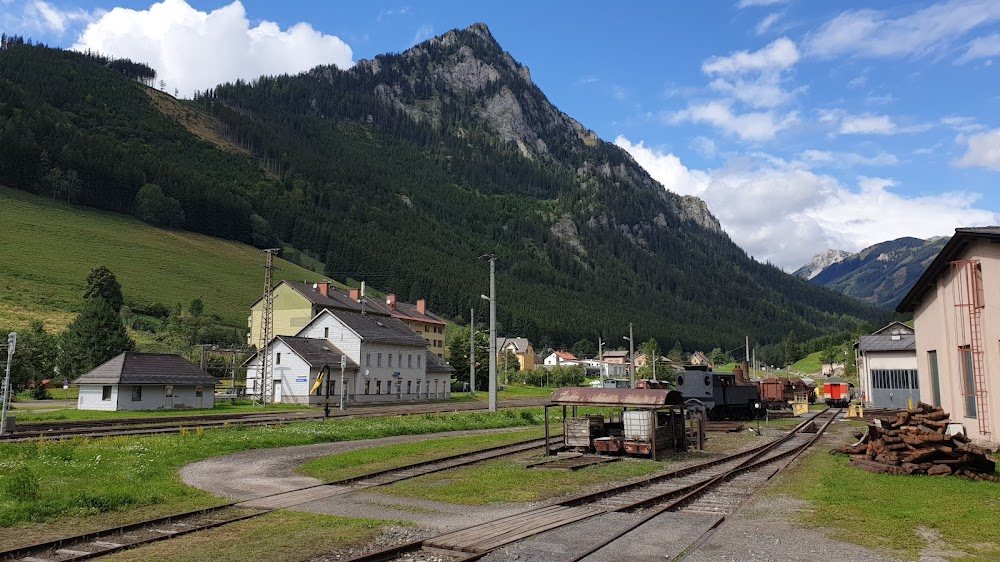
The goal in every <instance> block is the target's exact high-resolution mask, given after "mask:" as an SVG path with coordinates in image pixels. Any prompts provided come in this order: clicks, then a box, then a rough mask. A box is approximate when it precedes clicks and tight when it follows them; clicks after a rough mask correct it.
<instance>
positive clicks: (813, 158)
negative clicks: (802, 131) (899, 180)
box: [798, 149, 899, 168]
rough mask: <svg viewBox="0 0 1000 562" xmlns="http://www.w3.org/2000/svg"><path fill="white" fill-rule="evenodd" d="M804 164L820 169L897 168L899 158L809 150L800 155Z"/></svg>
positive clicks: (893, 155) (884, 154) (884, 155)
mask: <svg viewBox="0 0 1000 562" xmlns="http://www.w3.org/2000/svg"><path fill="white" fill-rule="evenodd" d="M798 158H799V159H801V160H802V161H803V162H804V163H806V164H809V165H811V166H812V167H818V168H853V167H856V166H895V165H896V164H899V158H897V157H896V155H895V154H890V153H888V152H879V153H878V154H876V155H874V156H865V155H863V154H857V153H854V152H830V151H827V150H816V149H809V150H804V151H802V152H800V153H799V154H798Z"/></svg>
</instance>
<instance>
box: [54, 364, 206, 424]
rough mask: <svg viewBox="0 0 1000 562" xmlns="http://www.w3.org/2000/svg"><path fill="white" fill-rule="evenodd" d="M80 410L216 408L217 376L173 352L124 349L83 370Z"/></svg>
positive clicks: (80, 381) (79, 384) (78, 381)
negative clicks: (85, 371)
mask: <svg viewBox="0 0 1000 562" xmlns="http://www.w3.org/2000/svg"><path fill="white" fill-rule="evenodd" d="M73 384H75V385H78V386H79V387H80V397H79V398H78V399H77V404H76V407H77V409H79V410H109V411H116V410H172V409H181V408H197V409H200V408H213V407H215V385H216V378H215V377H213V376H212V375H210V374H208V373H206V372H205V371H203V370H201V369H199V368H198V367H195V366H194V365H192V364H191V362H190V361H188V360H187V359H184V358H183V357H181V356H180V355H175V354H173V353H138V352H134V351H126V352H124V353H121V354H119V355H116V356H115V357H113V358H111V359H109V360H108V361H106V362H104V363H102V364H101V365H98V366H97V367H95V368H94V369H93V370H92V371H90V372H88V373H84V374H83V375H81V376H80V377H79V378H78V379H76V380H75V381H73Z"/></svg>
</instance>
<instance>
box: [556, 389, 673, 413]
mask: <svg viewBox="0 0 1000 562" xmlns="http://www.w3.org/2000/svg"><path fill="white" fill-rule="evenodd" d="M683 402H684V400H683V398H681V394H680V393H679V392H677V391H676V390H667V389H665V388H651V389H635V390H633V389H631V388H584V387H564V388H560V389H557V390H556V391H555V392H554V393H552V403H553V404H565V405H584V404H585V405H588V406H629V407H633V408H662V407H664V406H675V405H679V404H682V403H683Z"/></svg>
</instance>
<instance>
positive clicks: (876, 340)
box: [858, 334, 917, 351]
mask: <svg viewBox="0 0 1000 562" xmlns="http://www.w3.org/2000/svg"><path fill="white" fill-rule="evenodd" d="M894 338H895V339H894ZM858 350H859V351H916V350H917V336H915V335H914V334H900V335H899V336H898V337H897V336H893V335H891V334H880V335H872V336H861V338H859V339H858Z"/></svg>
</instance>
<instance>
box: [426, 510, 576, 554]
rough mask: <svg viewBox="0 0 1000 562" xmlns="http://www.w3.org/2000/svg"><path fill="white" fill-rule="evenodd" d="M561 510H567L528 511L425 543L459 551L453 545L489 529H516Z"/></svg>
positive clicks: (428, 540)
mask: <svg viewBox="0 0 1000 562" xmlns="http://www.w3.org/2000/svg"><path fill="white" fill-rule="evenodd" d="M559 509H565V506H561V505H553V506H548V507H544V508H540V509H537V510H533V511H526V512H523V513H519V514H516V515H511V516H508V517H504V518H501V519H497V520H496V521H491V522H489V523H483V524H481V525H476V526H474V527H469V528H467V529H462V530H459V531H455V532H452V533H448V534H445V535H441V536H439V537H433V538H431V539H427V540H426V541H424V543H425V544H428V545H431V546H435V547H439V548H446V549H451V550H458V549H456V548H453V545H459V544H462V542H463V541H468V540H472V539H474V538H475V537H477V536H480V535H482V534H485V533H486V532H488V530H489V529H497V530H499V529H504V528H509V527H514V526H517V525H519V524H520V523H521V521H523V520H524V519H526V518H528V519H534V518H536V517H538V516H544V515H545V514H547V513H550V512H553V511H556V510H559Z"/></svg>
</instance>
